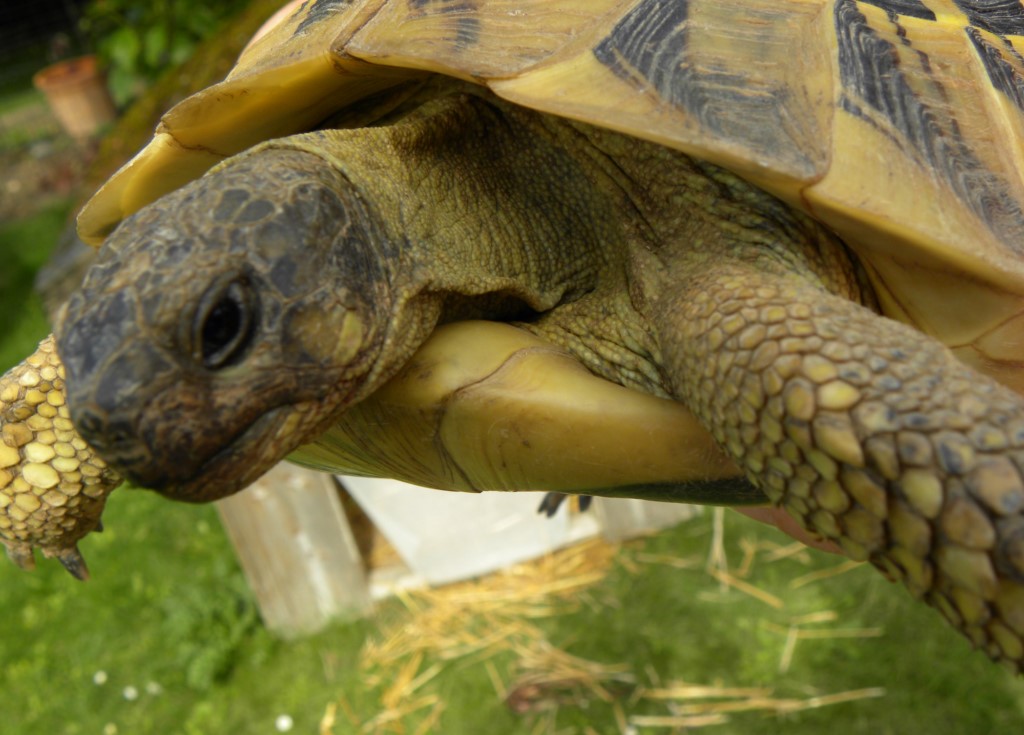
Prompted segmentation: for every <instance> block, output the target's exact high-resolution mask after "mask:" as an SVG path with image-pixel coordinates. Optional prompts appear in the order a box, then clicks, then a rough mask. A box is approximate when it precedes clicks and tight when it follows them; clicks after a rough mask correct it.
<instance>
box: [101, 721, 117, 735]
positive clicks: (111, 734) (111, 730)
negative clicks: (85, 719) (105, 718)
mask: <svg viewBox="0 0 1024 735" xmlns="http://www.w3.org/2000/svg"><path fill="white" fill-rule="evenodd" d="M103 735H117V725H115V724H114V723H113V722H108V723H107V724H106V725H104V726H103Z"/></svg>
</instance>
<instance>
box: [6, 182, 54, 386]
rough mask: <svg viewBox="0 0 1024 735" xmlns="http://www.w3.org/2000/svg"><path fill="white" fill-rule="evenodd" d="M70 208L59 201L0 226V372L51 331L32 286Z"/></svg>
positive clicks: (26, 352) (25, 353)
mask: <svg viewBox="0 0 1024 735" xmlns="http://www.w3.org/2000/svg"><path fill="white" fill-rule="evenodd" d="M70 206H71V203H70V202H69V201H66V200H65V201H58V202H55V203H54V204H52V205H51V206H49V207H47V208H46V209H44V210H42V211H41V212H40V213H39V214H37V215H35V216H34V217H31V218H29V219H24V220H19V221H17V222H11V223H6V224H3V225H0V262H2V263H3V266H2V267H0V313H2V314H3V315H4V323H3V324H4V326H3V329H0V371H2V370H7V369H8V368H10V367H11V366H12V365H15V364H17V363H18V362H20V361H21V360H22V359H23V358H24V357H25V356H26V355H28V354H30V353H31V352H32V351H33V350H34V349H35V347H36V344H38V343H39V340H41V339H42V338H43V337H45V336H46V335H47V333H48V332H49V331H50V327H49V324H48V323H47V321H46V316H45V314H44V313H43V307H42V304H41V302H40V300H39V297H38V296H37V295H36V294H35V292H34V291H33V290H32V282H33V279H34V278H35V273H36V271H37V270H38V269H39V268H40V267H41V266H42V265H43V263H45V262H46V259H47V258H48V257H49V255H50V252H51V251H52V250H53V246H54V244H55V243H56V242H57V238H58V237H59V236H60V232H61V229H62V228H63V227H64V223H65V222H66V221H67V215H68V210H69V208H70Z"/></svg>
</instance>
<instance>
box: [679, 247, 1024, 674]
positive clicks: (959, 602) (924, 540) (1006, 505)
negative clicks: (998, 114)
mask: <svg viewBox="0 0 1024 735" xmlns="http://www.w3.org/2000/svg"><path fill="white" fill-rule="evenodd" d="M663 309H664V313H665V315H666V316H665V321H664V324H663V329H662V331H661V338H662V340H663V344H664V345H665V346H666V352H667V354H668V355H670V357H669V367H670V369H671V371H672V374H673V375H674V376H675V380H676V383H677V390H678V392H679V395H680V397H681V398H683V400H684V401H686V403H687V404H688V405H689V406H690V407H691V409H692V410H693V411H694V412H695V413H697V415H698V416H699V417H700V418H701V419H702V420H703V421H704V422H705V424H706V425H707V426H709V427H711V428H712V431H713V433H714V435H715V438H716V439H717V440H718V442H719V443H720V444H721V445H722V446H723V447H725V448H726V449H727V451H728V452H729V454H730V455H731V456H732V457H733V458H734V459H735V460H736V461H737V462H738V463H739V464H740V465H741V466H742V467H743V468H744V469H745V470H746V472H747V475H748V477H750V478H751V479H752V480H754V481H755V482H756V484H757V485H758V486H759V487H761V488H762V489H763V490H764V491H765V493H767V494H768V496H769V497H770V498H771V499H772V501H773V502H774V503H776V504H780V505H781V506H782V507H784V508H785V509H786V510H787V511H788V512H789V513H790V514H791V515H792V516H794V517H795V518H797V519H798V520H799V521H800V522H801V524H802V525H804V527H806V528H808V529H810V530H813V531H816V532H818V533H820V534H821V535H822V536H824V537H825V538H828V539H831V540H833V541H835V542H836V543H838V544H839V546H840V547H841V548H842V549H843V551H844V552H845V553H846V554H847V555H848V556H850V557H851V558H853V559H858V560H868V561H870V562H871V563H873V564H874V565H875V566H877V567H878V568H879V569H881V570H882V571H883V572H884V573H885V574H886V575H887V576H889V577H890V578H892V579H894V580H897V579H898V580H902V581H903V582H904V584H906V586H907V588H908V589H909V590H910V592H911V593H912V594H913V595H914V596H915V597H919V598H923V599H925V600H926V601H927V602H928V603H929V604H932V605H934V606H935V607H937V608H938V609H939V610H940V611H941V612H942V614H943V615H944V616H945V617H946V618H947V620H949V622H950V623H951V624H952V625H954V626H955V627H957V628H959V629H960V630H962V631H963V632H964V633H965V634H966V635H967V636H968V637H969V638H970V639H971V640H972V641H973V642H974V643H975V644H976V645H978V646H979V647H981V648H983V649H984V650H985V651H987V652H988V654H989V655H990V656H992V657H993V658H995V659H1001V660H1004V661H1007V662H1011V663H1012V665H1013V666H1014V667H1015V668H1016V669H1017V670H1019V669H1020V665H1021V660H1022V657H1024V645H1022V639H1024V584H1022V583H1024V517H1022V515H1021V511H1022V510H1024V481H1022V478H1021V468H1022V467H1024V401H1022V399H1021V397H1020V396H1019V395H1017V394H1016V393H1014V392H1013V391H1011V390H1009V389H1007V388H1005V387H1003V386H1000V385H998V384H997V383H995V382H994V381H991V380H989V379H987V378H984V377H982V376H980V375H978V374H977V373H976V372H974V371H973V370H971V369H969V368H967V367H965V366H964V365H963V364H962V363H960V362H958V361H957V360H956V359H955V358H954V357H953V355H952V354H951V353H950V352H949V351H948V350H946V349H945V348H943V347H942V346H941V345H939V344H937V343H935V342H934V341H932V340H930V339H928V338H926V337H924V336H923V335H921V334H920V333H918V332H915V331H914V330H912V329H910V328H908V327H906V326H904V325H901V324H898V323H896V322H893V321H890V320H887V319H881V318H879V317H878V316H877V315H875V314H873V313H871V312H869V311H868V310H866V309H862V308H859V307H857V306H855V305H854V304H851V303H850V302H849V301H846V300H842V299H838V298H836V297H834V296H832V295H830V294H827V293H823V292H822V291H821V290H819V289H817V288H814V287H813V286H811V285H809V284H807V283H806V282H804V281H802V280H801V279H798V278H793V277H786V276H779V275H776V274H771V273H766V272H765V271H764V270H757V269H754V268H751V267H750V266H749V265H744V264H741V263H738V262H729V261H724V262H722V261H719V262H718V264H716V265H715V266H714V267H713V268H708V269H706V270H705V271H704V272H702V273H701V275H700V276H699V277H698V278H695V279H692V280H691V281H689V282H688V283H687V286H686V288H685V289H680V290H679V291H677V292H676V293H675V294H674V295H673V296H671V297H670V298H668V299H666V300H665V302H664V306H663Z"/></svg>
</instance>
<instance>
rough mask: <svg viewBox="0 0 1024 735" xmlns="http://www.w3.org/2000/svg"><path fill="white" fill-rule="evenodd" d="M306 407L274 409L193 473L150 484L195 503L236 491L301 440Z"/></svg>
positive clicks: (289, 406) (269, 466) (229, 441)
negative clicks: (304, 408) (301, 418)
mask: <svg viewBox="0 0 1024 735" xmlns="http://www.w3.org/2000/svg"><path fill="white" fill-rule="evenodd" d="M302 407H303V404H297V405H287V406H279V407H277V408H273V409H270V410H269V411H267V412H266V413H264V414H263V415H262V416H260V417H259V418H258V419H256V420H255V421H254V422H253V423H251V424H249V425H248V426H247V427H246V428H245V429H243V430H242V431H241V432H239V433H237V434H235V435H234V436H233V437H232V438H231V439H229V440H228V441H227V442H226V443H225V444H224V445H223V446H222V447H221V448H220V449H219V450H217V451H216V452H215V453H214V454H213V455H211V456H210V457H209V458H207V459H206V460H204V461H203V462H201V463H200V464H199V465H198V466H197V467H196V468H195V470H194V472H193V473H192V474H191V476H190V477H188V478H184V479H173V480H170V481H169V482H167V483H166V484H163V485H154V484H152V483H150V484H149V485H147V486H148V487H150V488H151V489H153V490H155V491H157V492H159V493H160V494H161V495H164V496H166V497H168V498H171V499H172V500H181V501H185V502H191V503H206V502H211V501H214V500H220V499H221V498H225V497H227V496H229V495H233V494H234V493H236V492H238V491H240V490H242V489H244V488H245V487H246V486H247V485H249V484H250V483H252V482H254V481H255V480H256V479H258V478H259V477H260V476H261V475H262V474H263V473H265V472H266V471H267V470H269V469H270V468H271V467H273V466H274V465H275V464H277V463H278V462H279V461H280V460H282V459H284V457H285V455H287V454H288V453H289V452H290V451H291V450H292V449H293V448H294V447H296V446H298V445H299V444H300V443H301V432H300V431H297V429H298V428H299V426H298V424H299V423H300V422H297V421H296V419H297V418H298V417H299V416H300V415H301V414H302V413H303V410H302ZM165 476H166V475H165ZM143 484H144V485H145V483H143Z"/></svg>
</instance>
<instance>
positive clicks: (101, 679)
mask: <svg viewBox="0 0 1024 735" xmlns="http://www.w3.org/2000/svg"><path fill="white" fill-rule="evenodd" d="M92 683H93V684H95V685H96V686H98V687H101V686H103V685H104V684H106V683H107V672H106V671H103V670H102V669H100V670H99V671H97V672H96V673H95V674H93V675H92Z"/></svg>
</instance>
